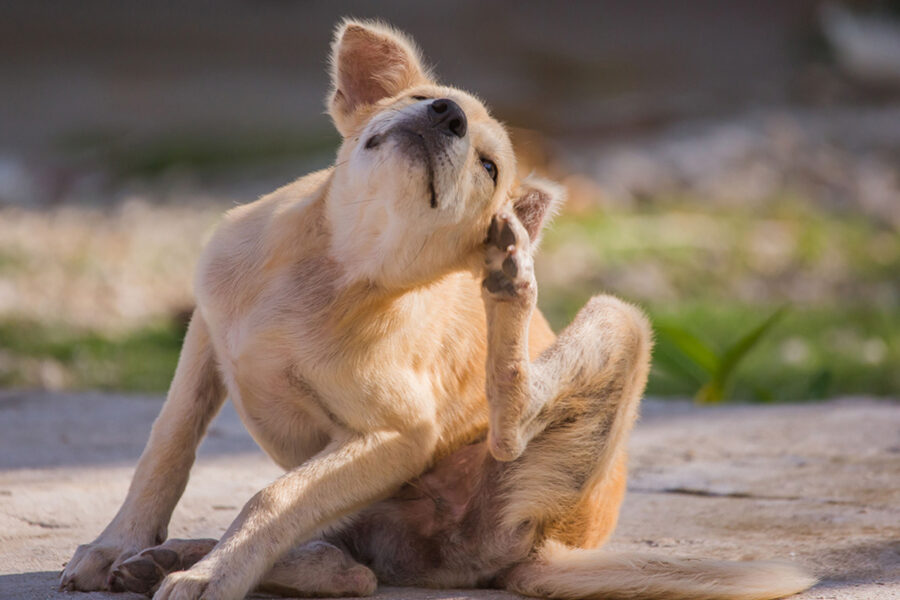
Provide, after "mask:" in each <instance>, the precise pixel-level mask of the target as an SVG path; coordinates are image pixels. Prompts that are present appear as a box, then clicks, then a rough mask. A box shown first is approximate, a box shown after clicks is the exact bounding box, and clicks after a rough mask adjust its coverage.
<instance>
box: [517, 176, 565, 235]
mask: <svg viewBox="0 0 900 600" xmlns="http://www.w3.org/2000/svg"><path fill="white" fill-rule="evenodd" d="M565 199H566V192H565V189H564V188H563V187H562V186H561V185H559V184H558V183H555V182H553V181H550V180H548V179H542V178H540V177H535V176H533V175H529V176H528V177H526V178H525V179H524V180H523V181H522V182H521V183H520V184H519V185H518V187H517V188H516V189H515V191H514V192H513V194H512V205H513V211H514V212H515V213H516V216H517V217H518V218H519V221H521V222H522V225H524V226H525V230H526V231H528V236H529V237H530V238H531V243H532V245H534V246H537V244H538V243H539V242H540V238H541V231H542V230H543V229H544V226H545V225H546V224H547V223H549V222H550V219H552V218H553V216H554V215H555V214H556V213H557V212H558V211H559V209H560V207H561V206H562V203H563V202H565Z"/></svg>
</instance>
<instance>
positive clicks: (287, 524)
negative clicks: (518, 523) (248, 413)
mask: <svg viewBox="0 0 900 600" xmlns="http://www.w3.org/2000/svg"><path fill="white" fill-rule="evenodd" d="M435 432H436V428H435V426H434V424H433V423H431V422H427V423H422V424H419V425H417V426H415V427H410V428H406V429H404V431H396V430H394V431H386V430H381V431H376V432H370V433H366V434H358V435H353V436H348V437H347V438H346V439H343V440H340V441H335V442H333V443H332V444H330V445H329V446H328V447H327V448H326V449H325V450H323V451H322V452H320V453H319V454H318V455H316V456H314V457H313V458H311V459H310V460H308V461H307V462H305V463H303V464H302V465H300V466H299V467H297V468H296V469H294V470H292V471H290V472H289V473H287V474H285V475H283V476H282V477H281V478H279V479H278V480H277V481H275V482H274V483H273V484H271V485H269V486H268V487H266V488H265V489H263V490H262V491H261V492H259V493H258V494H256V495H255V496H254V497H253V498H252V499H251V500H250V501H249V502H248V503H247V504H246V505H245V506H244V508H243V510H242V511H241V514H240V515H239V516H238V518H237V519H236V520H235V521H234V523H233V524H232V525H231V527H230V528H229V530H228V531H227V532H226V533H225V535H224V537H223V538H222V540H221V541H220V542H219V543H218V544H217V545H216V547H215V548H214V549H213V551H212V552H210V553H209V554H208V555H207V556H206V557H205V558H204V559H203V560H201V561H200V562H198V563H197V564H196V565H194V566H193V567H191V568H190V569H189V570H187V571H181V572H176V573H172V574H170V575H169V576H168V577H167V578H166V579H165V580H164V581H163V583H162V585H161V586H160V588H159V591H157V593H156V595H155V596H154V599H155V600H174V599H176V598H177V599H179V600H196V599H197V598H200V597H202V598H204V599H206V600H213V599H215V600H230V599H240V598H243V597H244V595H245V594H246V593H247V592H248V591H250V590H251V589H252V588H253V587H254V585H256V583H257V582H258V581H259V579H260V578H261V577H262V576H263V575H264V574H265V573H266V571H268V569H269V568H270V567H271V566H272V564H273V563H274V562H275V561H276V560H278V558H280V557H281V556H282V555H283V554H284V553H285V552H286V551H288V549H290V547H291V546H293V545H295V544H299V543H302V542H304V541H307V540H309V539H311V538H312V537H313V536H314V535H316V534H317V533H318V532H319V531H321V530H322V529H323V528H326V527H328V526H329V525H330V524H333V523H334V522H335V521H336V520H337V519H339V518H341V517H343V516H345V515H348V514H351V513H353V512H355V511H357V510H359V509H360V508H362V507H364V506H366V505H368V504H369V503H371V502H372V501H374V500H376V499H378V498H380V497H383V496H385V495H387V494H389V493H390V492H392V491H393V490H394V489H396V488H397V487H398V486H399V485H401V484H402V483H403V482H404V481H406V480H408V479H410V478H412V477H415V476H416V475H418V474H420V473H421V472H422V470H423V469H424V468H425V466H426V463H427V461H428V459H429V457H430V456H431V454H432V452H433V449H434V446H435V443H436V433H435Z"/></svg>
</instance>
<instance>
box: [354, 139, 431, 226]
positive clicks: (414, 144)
mask: <svg viewBox="0 0 900 600" xmlns="http://www.w3.org/2000/svg"><path fill="white" fill-rule="evenodd" d="M388 137H398V138H399V140H400V144H399V148H400V150H401V152H403V153H404V154H406V155H407V156H408V157H410V158H412V159H414V160H415V159H418V160H421V161H422V162H423V164H424V165H425V174H426V177H427V178H428V196H429V203H430V205H431V208H437V207H438V202H437V191H436V190H435V186H434V164H433V157H432V152H431V150H430V149H429V147H428V142H427V141H426V140H425V136H424V135H422V134H421V133H419V132H418V131H415V130H413V129H407V128H404V127H397V128H394V129H391V130H389V131H387V132H385V133H376V134H375V135H373V136H371V137H370V138H369V139H367V140H366V143H365V145H364V148H365V149H366V150H371V149H373V148H377V147H378V146H380V145H381V144H382V142H384V141H385V140H386V139H388Z"/></svg>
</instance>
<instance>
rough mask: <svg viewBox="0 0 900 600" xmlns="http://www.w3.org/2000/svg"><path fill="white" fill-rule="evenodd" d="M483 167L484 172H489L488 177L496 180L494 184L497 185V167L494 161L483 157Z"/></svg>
mask: <svg viewBox="0 0 900 600" xmlns="http://www.w3.org/2000/svg"><path fill="white" fill-rule="evenodd" d="M481 166H482V167H484V170H485V171H487V173H488V175H490V176H491V179H493V180H494V183H497V165H495V164H494V161H492V160H490V159H489V158H484V157H483V156H482V157H481Z"/></svg>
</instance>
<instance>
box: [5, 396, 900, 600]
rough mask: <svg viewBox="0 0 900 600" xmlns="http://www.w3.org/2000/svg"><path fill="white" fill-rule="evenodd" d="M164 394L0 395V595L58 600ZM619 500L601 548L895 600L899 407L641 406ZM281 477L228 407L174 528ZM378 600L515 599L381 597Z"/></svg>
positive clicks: (220, 514) (400, 593)
mask: <svg viewBox="0 0 900 600" xmlns="http://www.w3.org/2000/svg"><path fill="white" fill-rule="evenodd" d="M160 403H161V398H159V397H135V396H127V397H123V396H118V395H102V394H44V393H33V392H9V391H7V392H0V598H2V599H22V600H37V599H46V598H52V599H60V598H67V599H69V600H81V599H82V598H84V599H85V600H88V599H100V598H114V597H115V598H120V599H126V598H135V599H136V598H140V597H141V596H136V595H134V596H126V595H116V596H113V595H108V594H102V593H94V594H78V595H74V594H65V593H61V592H57V591H56V581H57V577H58V573H59V571H60V568H61V567H62V565H63V563H64V562H65V561H66V560H67V559H68V558H69V556H70V555H71V553H72V552H73V550H74V549H75V546H76V545H77V544H79V543H82V542H85V541H88V540H90V539H92V538H93V537H94V536H95V535H96V534H97V533H98V532H99V531H100V529H102V527H103V526H104V525H105V524H106V522H107V521H108V520H109V519H110V518H111V517H112V515H113V514H114V512H115V510H116V509H117V507H118V504H119V503H120V502H121V500H122V498H123V496H124V494H125V490H126V487H127V485H128V480H129V477H130V475H131V471H132V469H133V466H134V463H135V461H136V459H137V457H138V455H139V454H140V451H141V448H142V446H143V444H144V441H145V439H146V436H147V433H148V431H149V428H150V424H151V422H152V420H153V418H154V416H155V415H156V413H157V411H158V410H159V406H160ZM631 446H632V469H633V477H632V480H631V486H630V492H629V496H628V498H627V500H626V503H625V508H624V511H623V514H622V519H621V521H620V524H619V529H618V531H617V533H616V535H615V537H614V540H613V542H612V543H611V546H612V547H613V548H616V549H641V550H648V549H650V550H651V551H655V552H660V553H666V554H678V555H686V556H711V557H721V558H729V559H738V558H775V557H777V558H783V559H789V560H794V561H797V562H799V563H801V564H803V565H806V566H807V567H809V568H810V569H812V570H814V571H815V572H816V573H817V574H818V575H820V576H821V577H822V578H823V579H824V582H823V583H822V584H820V585H819V586H817V587H816V588H814V589H813V590H810V591H808V592H806V593H805V594H803V595H801V596H798V598H803V599H807V600H811V599H814V598H815V599H845V598H846V599H851V598H852V599H866V600H886V599H888V598H900V404H898V403H885V402H875V401H870V400H863V399H852V400H851V399H848V400H843V401H840V402H831V403H827V404H806V405H788V406H726V407H714V408H705V407H703V408H701V407H695V406H692V405H689V404H683V403H672V402H666V403H662V402H653V401H650V402H646V403H645V407H644V416H643V418H642V420H641V422H640V423H639V425H638V426H637V429H636V430H635V434H634V436H633V439H632V443H631ZM278 474H279V470H278V468H277V467H276V466H275V465H273V464H272V463H271V462H270V461H269V460H268V459H267V458H266V457H265V456H264V455H263V454H262V453H261V452H260V451H259V450H258V449H257V448H256V446H255V445H254V443H253V442H252V440H251V439H250V438H249V436H248V435H247V434H246V433H245V432H244V430H243V428H242V426H241V424H240V422H239V420H238V418H237V417H236V415H235V413H234V411H233V410H232V409H231V408H230V407H227V408H226V409H225V410H224V411H223V414H222V415H220V417H219V418H218V419H217V420H216V421H215V423H214V424H213V427H212V428H211V431H210V435H209V436H208V438H207V440H206V441H205V443H204V445H203V447H202V448H201V451H200V456H199V459H198V462H197V466H196V468H195V469H194V474H193V477H192V479H191V482H190V485H189V486H188V490H187V493H186V494H185V497H184V499H183V500H182V502H181V504H180V505H179V507H178V509H177V510H176V511H175V515H174V518H173V521H172V525H171V527H170V530H169V531H170V535H171V536H174V537H213V536H217V535H219V534H221V533H222V532H223V531H224V529H225V527H226V525H227V524H228V523H229V521H230V520H231V519H232V518H233V517H234V516H235V515H236V513H237V511H238V509H239V507H240V506H241V504H242V503H243V502H244V501H246V500H247V499H248V498H249V497H250V495H251V494H252V493H253V492H254V491H255V490H257V489H258V488H260V487H261V486H263V485H264V484H265V483H266V482H268V481H271V480H272V479H273V478H274V477H276V476H277V475H278ZM379 596H380V597H382V598H409V599H415V600H437V599H441V600H449V599H456V598H485V599H487V598H499V597H506V598H512V597H513V596H512V595H511V594H506V593H503V592H496V591H466V590H441V591H434V590H418V589H405V588H404V589H400V588H384V589H381V590H379Z"/></svg>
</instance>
